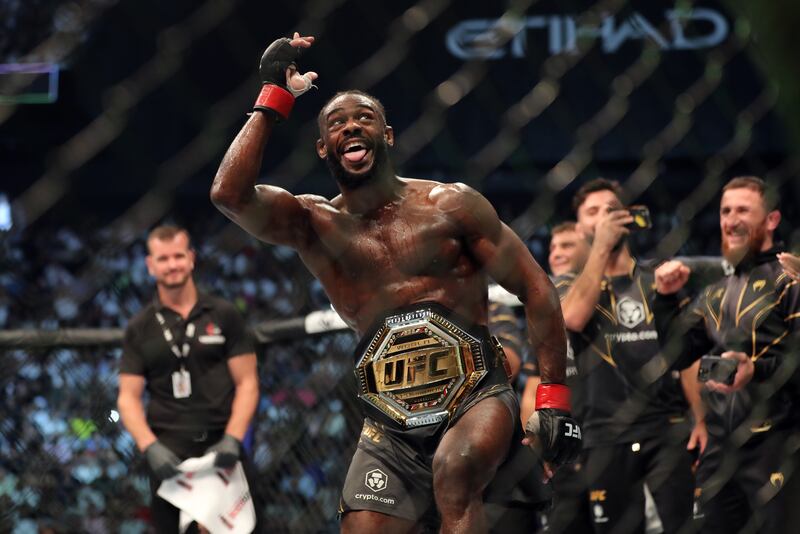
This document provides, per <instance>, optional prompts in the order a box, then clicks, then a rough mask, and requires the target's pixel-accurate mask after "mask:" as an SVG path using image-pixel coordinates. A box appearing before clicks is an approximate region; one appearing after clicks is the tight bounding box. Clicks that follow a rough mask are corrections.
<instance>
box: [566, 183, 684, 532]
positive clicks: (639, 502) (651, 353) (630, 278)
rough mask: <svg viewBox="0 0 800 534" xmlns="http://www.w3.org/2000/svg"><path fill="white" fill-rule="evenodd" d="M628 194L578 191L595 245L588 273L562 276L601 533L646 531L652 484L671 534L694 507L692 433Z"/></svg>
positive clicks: (594, 187) (581, 215) (606, 187)
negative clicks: (665, 350)
mask: <svg viewBox="0 0 800 534" xmlns="http://www.w3.org/2000/svg"><path fill="white" fill-rule="evenodd" d="M621 196H622V191H621V189H620V186H619V184H618V183H617V182H614V181H609V180H604V179H602V178H601V179H597V180H593V181H590V182H588V183H586V184H584V185H583V186H582V187H581V188H580V190H579V191H578V192H577V193H576V195H575V198H574V199H573V208H574V209H575V211H576V215H577V220H578V226H579V228H580V230H581V231H582V232H583V233H584V234H585V235H586V236H588V237H589V239H590V241H591V242H592V246H591V250H590V252H589V256H588V259H587V261H586V264H585V266H584V268H583V270H582V271H581V273H580V274H578V275H574V274H567V275H564V276H562V277H559V278H557V280H556V288H557V289H558V290H559V293H560V294H561V298H562V301H561V308H562V311H563V313H564V321H565V324H566V326H567V329H568V330H569V331H571V332H573V333H574V334H575V335H574V336H572V337H571V338H570V339H571V340H572V341H573V342H574V347H573V348H574V351H575V359H576V363H577V368H578V377H579V380H580V384H581V387H580V391H581V398H582V399H583V406H582V407H581V408H580V409H579V410H578V413H580V414H581V416H582V418H583V421H582V423H583V427H582V428H583V431H584V434H583V439H584V450H585V477H586V483H587V486H588V491H589V501H590V503H589V504H590V510H589V511H590V514H591V520H592V522H593V527H594V530H595V532H612V531H613V532H636V531H640V532H642V531H644V520H645V495H644V484H645V483H647V486H648V488H649V489H650V492H651V493H652V495H653V498H654V501H655V504H656V507H657V509H658V512H659V515H660V517H661V521H662V524H663V528H664V531H665V532H677V531H678V530H679V529H680V528H681V527H682V526H683V525H684V524H685V523H686V522H687V521H689V519H690V517H691V511H692V488H693V482H694V481H693V477H692V472H691V465H692V456H691V454H690V452H689V451H687V450H686V445H687V441H688V437H689V433H690V430H691V429H690V428H689V424H688V422H687V421H686V420H685V418H683V417H682V416H683V414H676V413H675V404H674V402H673V398H672V397H673V395H672V393H673V392H674V390H675V384H674V383H673V382H672V377H671V376H670V374H669V372H668V369H667V368H666V366H665V365H664V363H663V358H662V357H661V356H660V354H659V346H658V341H657V334H656V330H655V325H654V324H653V313H652V301H653V299H654V298H655V291H654V286H653V273H652V271H648V270H645V269H644V268H642V266H640V265H639V264H637V262H636V261H635V260H634V258H633V257H632V256H631V253H630V251H629V249H628V246H627V244H626V239H625V237H626V235H627V234H628V233H629V231H630V230H629V229H628V227H627V225H629V224H631V223H632V222H633V218H632V217H631V216H630V214H629V213H628V211H627V210H625V209H623V207H622V206H623V204H622V202H621V200H620V198H621ZM676 416H678V417H676Z"/></svg>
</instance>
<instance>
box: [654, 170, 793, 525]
mask: <svg viewBox="0 0 800 534" xmlns="http://www.w3.org/2000/svg"><path fill="white" fill-rule="evenodd" d="M719 213H720V231H721V238H722V254H723V256H724V257H725V259H726V260H728V262H729V263H730V264H731V265H734V266H735V269H734V271H733V273H731V274H730V275H729V276H727V277H726V278H724V279H722V280H720V281H718V282H716V283H714V284H712V285H710V286H708V287H707V288H706V289H705V290H704V291H703V292H702V293H701V294H700V296H699V298H698V299H697V300H696V301H695V302H693V303H692V305H691V306H688V307H687V308H686V312H685V313H683V314H680V315H679V314H678V308H679V304H680V303H685V302H688V299H686V298H684V296H683V295H682V294H681V293H682V290H683V289H684V286H685V285H686V284H687V283H688V282H690V274H692V275H693V274H694V273H693V272H692V269H691V268H689V267H688V266H687V265H685V264H684V263H683V262H681V261H677V260H673V261H670V262H666V263H664V264H663V265H661V266H660V267H659V268H658V269H657V270H656V273H655V274H656V277H655V280H656V284H657V291H658V298H657V299H656V300H655V303H654V305H655V307H656V310H657V311H656V318H657V327H658V332H659V339H660V341H661V342H662V343H663V344H665V352H664V354H665V356H666V357H667V359H669V360H676V364H675V365H676V367H678V368H681V367H685V366H687V365H690V364H691V363H692V362H693V361H695V360H697V359H699V358H701V357H702V356H703V355H718V356H719V355H721V356H722V357H723V358H730V359H733V360H734V361H735V362H737V366H736V372H735V375H734V379H733V383H732V384H730V385H728V384H726V383H721V382H717V381H713V380H710V381H709V382H708V383H707V387H706V390H705V391H704V398H705V400H706V402H707V405H708V413H707V415H706V420H707V425H708V430H709V441H708V447H707V448H706V450H705V453H704V454H703V456H702V457H701V458H700V467H699V468H698V471H697V485H698V491H697V493H698V497H699V498H698V501H697V510H696V514H695V517H696V519H697V520H698V522H699V523H700V524H701V526H702V531H703V532H712V533H717V532H720V533H721V532H734V531H735V532H739V531H740V529H741V531H742V532H756V531H757V532H796V531H797V530H796V529H797V524H796V523H794V524H793V523H790V522H788V521H785V520H784V517H785V516H784V514H785V512H786V504H788V503H789V501H788V500H784V499H787V497H786V494H785V492H784V491H782V490H783V487H784V484H785V483H786V482H787V481H788V480H789V477H790V475H791V474H792V473H791V472H792V470H793V467H792V465H791V462H792V458H791V455H792V454H794V455H795V458H794V461H795V462H796V461H797V456H796V455H797V452H796V451H797V449H796V447H797V445H796V440H797V437H798V436H797V432H798V428H800V416H798V411H797V408H798V388H799V387H800V384H798V382H799V380H798V374H797V369H798V353H797V347H798V344H797V340H798V335H800V327H799V326H798V325H800V285H798V282H797V281H795V280H792V279H791V278H790V277H789V276H787V274H786V273H784V272H783V271H782V268H781V264H780V263H779V258H785V256H784V255H781V254H779V253H780V252H781V251H782V244H781V243H779V242H777V241H776V240H775V236H774V232H775V230H776V228H777V227H778V224H779V222H780V219H781V214H780V211H779V210H778V209H777V208H776V207H775V203H774V198H771V195H769V194H768V191H767V188H766V185H765V184H764V182H763V181H762V180H761V179H759V178H756V177H752V176H744V177H738V178H734V179H733V180H731V181H730V182H729V183H728V184H727V185H726V186H725V187H724V188H723V193H722V199H721V201H720V211H719ZM692 277H693V276H692ZM793 434H794V436H793ZM793 442H794V444H793ZM784 529H785V530H784Z"/></svg>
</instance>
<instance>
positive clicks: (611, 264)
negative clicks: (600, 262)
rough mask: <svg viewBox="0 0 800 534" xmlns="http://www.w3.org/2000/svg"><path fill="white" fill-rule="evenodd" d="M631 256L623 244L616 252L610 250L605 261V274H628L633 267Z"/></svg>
mask: <svg viewBox="0 0 800 534" xmlns="http://www.w3.org/2000/svg"><path fill="white" fill-rule="evenodd" d="M633 264H634V261H633V256H631V251H630V250H628V246H627V245H623V246H622V248H620V249H619V250H618V251H616V252H612V253H611V256H609V258H608V263H606V270H605V273H603V274H605V275H606V276H622V275H624V274H628V273H630V272H631V269H632V268H633Z"/></svg>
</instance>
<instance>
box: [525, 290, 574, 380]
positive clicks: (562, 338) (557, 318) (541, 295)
mask: <svg viewBox="0 0 800 534" xmlns="http://www.w3.org/2000/svg"><path fill="white" fill-rule="evenodd" d="M524 302H525V316H526V318H527V323H528V336H529V339H530V342H531V346H532V347H533V349H534V351H535V353H536V357H537V358H538V360H539V374H540V375H541V379H542V382H545V383H548V382H552V383H558V384H563V383H564V379H565V373H566V371H565V369H566V361H567V360H566V358H567V337H566V332H565V330H564V319H563V317H562V315H561V307H560V306H559V301H558V293H557V292H556V290H555V288H554V287H553V285H552V284H551V283H550V282H549V280H547V281H546V284H540V285H539V287H538V288H537V289H534V290H531V291H528V292H527V294H526V298H525V300H524Z"/></svg>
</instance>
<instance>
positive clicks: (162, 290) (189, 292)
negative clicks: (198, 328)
mask: <svg viewBox="0 0 800 534" xmlns="http://www.w3.org/2000/svg"><path fill="white" fill-rule="evenodd" d="M158 300H159V301H160V302H161V304H162V305H163V306H165V307H167V308H169V309H171V310H174V311H175V312H176V313H178V314H179V315H180V316H181V317H183V318H184V319H186V318H187V317H189V313H190V312H191V311H192V308H194V305H195V304H197V288H196V287H195V285H194V280H193V279H192V278H189V280H187V281H186V283H185V284H183V285H182V286H181V287H164V286H162V285H159V286H158Z"/></svg>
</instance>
